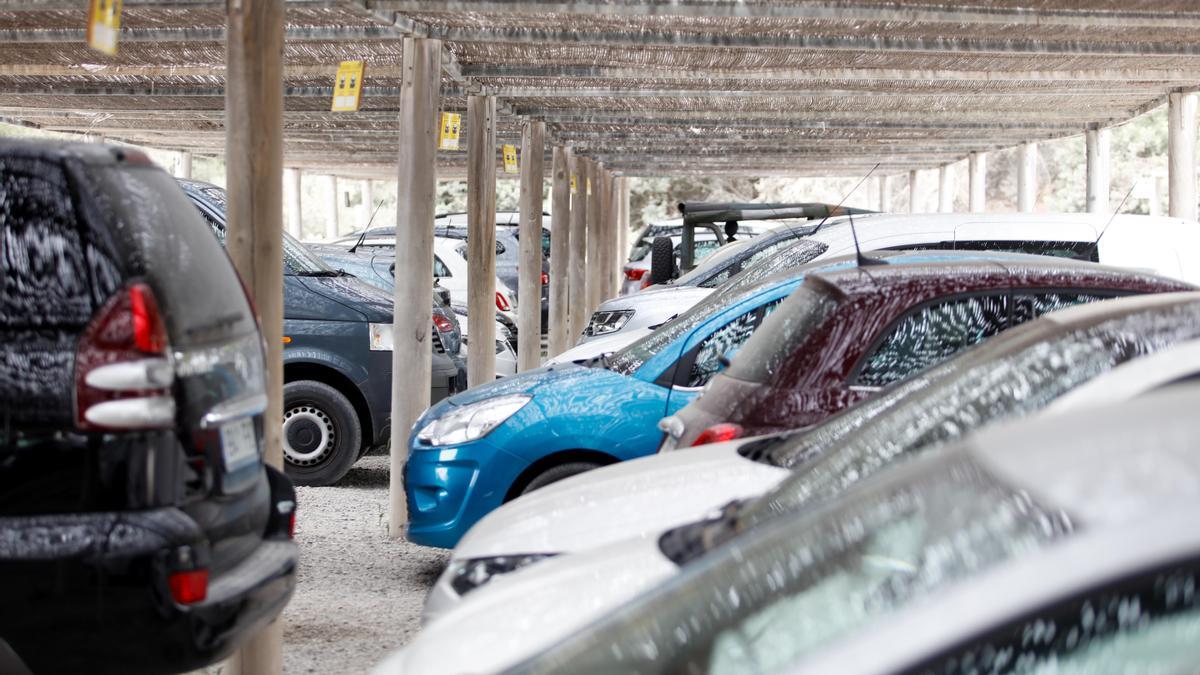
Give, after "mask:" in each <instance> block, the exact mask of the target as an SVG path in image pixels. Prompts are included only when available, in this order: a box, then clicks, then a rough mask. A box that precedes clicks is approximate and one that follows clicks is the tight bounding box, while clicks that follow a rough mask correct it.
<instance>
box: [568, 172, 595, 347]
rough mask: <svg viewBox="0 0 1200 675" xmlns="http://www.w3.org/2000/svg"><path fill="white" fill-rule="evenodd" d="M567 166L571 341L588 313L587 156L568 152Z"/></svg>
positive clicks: (577, 334) (580, 333)
mask: <svg viewBox="0 0 1200 675" xmlns="http://www.w3.org/2000/svg"><path fill="white" fill-rule="evenodd" d="M567 160H568V161H567V166H568V169H569V172H570V176H571V180H573V181H574V182H575V189H574V190H572V191H571V241H570V246H571V255H570V258H569V267H568V281H567V302H568V305H569V307H568V309H567V316H568V336H567V340H568V343H569V344H568V345H567V347H568V348H569V347H570V346H571V345H574V344H575V342H576V341H577V340H579V337H580V336H581V335H583V329H584V328H587V324H588V321H589V320H590V319H591V316H592V313H591V311H590V310H589V309H588V306H587V304H588V301H587V297H588V296H587V239H588V234H587V202H588V199H587V176H588V160H587V159H584V158H583V157H577V156H575V155H574V154H571V155H568V157H567Z"/></svg>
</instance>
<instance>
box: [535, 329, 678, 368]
mask: <svg viewBox="0 0 1200 675" xmlns="http://www.w3.org/2000/svg"><path fill="white" fill-rule="evenodd" d="M652 332H654V331H652V330H650V329H649V328H635V329H633V330H628V331H619V332H616V333H613V334H612V335H603V336H601V337H598V338H592V339H591V340H588V341H587V342H584V343H583V344H579V345H575V346H574V347H572V348H570V349H568V350H567V351H565V352H563V353H561V354H559V355H558V356H556V357H554V358H552V359H550V360H549V361H547V362H546V365H548V366H550V365H554V364H558V363H578V362H580V361H587V360H588V359H594V358H596V357H597V356H600V355H602V354H611V353H613V352H615V351H619V350H621V349H624V348H625V347H627V346H629V345H631V344H633V343H634V342H636V341H638V340H640V339H642V338H644V337H646V336H647V335H649V334H650V333H652Z"/></svg>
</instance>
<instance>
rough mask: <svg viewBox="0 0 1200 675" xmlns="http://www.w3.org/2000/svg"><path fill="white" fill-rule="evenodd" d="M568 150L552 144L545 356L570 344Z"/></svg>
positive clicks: (559, 352)
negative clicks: (547, 313)
mask: <svg viewBox="0 0 1200 675" xmlns="http://www.w3.org/2000/svg"><path fill="white" fill-rule="evenodd" d="M570 164H571V149H570V148H567V147H564V146H561V145H556V146H554V154H553V156H552V157H551V171H552V174H551V176H552V177H551V190H550V312H549V317H548V319H549V321H550V325H549V327H547V329H546V331H547V333H548V335H549V338H550V339H549V343H548V345H547V354H546V355H547V356H549V357H551V358H553V357H555V356H558V355H559V354H561V353H563V352H564V351H566V350H567V348H568V347H569V346H570V344H571V343H570V340H571V338H570V334H571V332H570V323H569V321H568V316H569V314H568V309H567V308H568V306H569V305H568V302H567V300H568V295H569V291H570V287H569V284H570V279H569V276H568V275H569V273H568V270H569V269H570V267H569V265H568V264H569V263H570V260H569V257H570V255H571V167H570Z"/></svg>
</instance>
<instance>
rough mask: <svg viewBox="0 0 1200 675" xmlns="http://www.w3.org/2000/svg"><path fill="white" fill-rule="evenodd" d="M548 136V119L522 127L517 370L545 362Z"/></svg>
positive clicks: (527, 368)
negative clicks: (544, 239)
mask: <svg viewBox="0 0 1200 675" xmlns="http://www.w3.org/2000/svg"><path fill="white" fill-rule="evenodd" d="M545 138H546V123H545V122H533V121H528V122H525V124H524V125H523V126H522V127H521V158H520V161H521V165H520V170H521V197H520V204H521V224H520V225H519V226H518V229H519V239H520V246H519V248H520V254H521V257H520V269H519V270H518V273H519V274H520V276H521V279H520V283H519V287H518V290H517V292H518V293H519V295H520V299H519V300H518V301H517V370H518V371H524V370H532V369H534V368H537V367H538V366H539V365H541V362H542V353H541V352H542V344H541V338H542V183H543V177H544V175H545V171H544V170H543V167H544V164H545V161H544V159H543V157H544V153H545Z"/></svg>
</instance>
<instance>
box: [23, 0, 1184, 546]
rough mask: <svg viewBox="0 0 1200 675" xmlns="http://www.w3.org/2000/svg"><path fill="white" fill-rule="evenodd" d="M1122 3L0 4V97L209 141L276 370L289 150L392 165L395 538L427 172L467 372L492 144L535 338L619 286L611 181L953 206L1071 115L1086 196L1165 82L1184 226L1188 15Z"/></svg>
mask: <svg viewBox="0 0 1200 675" xmlns="http://www.w3.org/2000/svg"><path fill="white" fill-rule="evenodd" d="M1129 4H1130V3H1128V2H1125V1H1124V0H992V1H991V2H987V3H981V2H976V1H966V0H929V1H913V2H899V1H896V0H891V1H882V0H826V1H816V0H738V1H734V0H669V1H658V2H656V1H652V0H585V1H582V2H564V1H559V0H507V1H504V0H448V1H437V0H287V1H285V0H125V2H124V13H123V17H122V26H121V31H120V38H119V39H120V51H119V54H118V55H116V56H111V57H110V56H105V55H103V54H100V53H98V52H95V51H92V50H90V49H89V48H87V47H86V45H85V37H86V28H85V27H86V24H87V3H86V2H84V1H83V0H0V117H2V118H4V119H5V120H7V121H11V122H15V123H19V124H25V125H30V126H35V127H39V128H44V129H50V130H55V131H67V132H77V133H81V134H89V135H93V136H102V137H105V138H107V139H110V140H114V141H123V142H129V143H134V144H139V145H146V146H151V147H157V148H163V149H170V150H177V151H180V152H183V153H191V154H199V155H214V156H223V157H224V158H225V159H226V161H227V163H228V184H229V191H230V228H231V232H233V233H235V236H233V240H232V241H231V245H230V250H231V254H233V256H234V258H235V262H237V263H238V266H239V269H241V270H242V272H243V274H244V275H246V276H247V278H248V279H249V280H251V281H250V285H251V287H252V288H253V289H254V292H255V294H256V297H257V298H258V305H259V308H260V310H261V312H262V314H263V316H264V332H265V333H266V334H267V338H268V341H269V343H270V341H273V344H272V345H271V348H272V350H273V354H272V359H273V361H272V362H273V363H274V364H275V365H276V366H277V365H278V364H279V363H280V361H279V349H280V346H279V342H280V336H281V334H280V332H279V331H280V325H281V323H280V322H281V318H280V317H281V310H280V309H279V304H280V302H279V299H278V298H279V294H280V290H279V285H278V279H277V277H278V274H279V272H278V269H279V268H278V263H271V262H270V261H271V259H272V257H274V258H277V257H278V251H279V235H278V234H277V233H278V231H279V230H280V229H281V227H282V218H281V215H280V213H281V202H282V191H281V182H282V181H281V178H280V176H281V174H282V172H283V170H284V169H285V168H287V169H289V170H303V171H312V172H320V173H331V174H336V175H339V176H343V177H350V178H373V179H386V180H397V181H398V183H397V184H398V197H399V203H398V213H397V216H396V217H397V221H396V222H397V243H398V246H397V272H398V273H397V284H396V303H397V304H396V325H395V335H396V338H395V346H394V348H395V354H396V359H397V364H396V366H397V367H396V368H395V373H394V378H395V382H394V389H393V390H394V392H395V394H396V395H395V396H394V397H393V416H392V420H393V430H394V431H393V443H392V446H393V448H394V449H395V450H396V452H393V454H392V461H393V464H392V466H393V472H392V489H393V493H394V498H393V500H392V505H393V507H392V513H391V521H390V523H391V527H392V528H393V533H394V534H397V535H398V534H399V533H400V532H401V528H402V525H403V522H404V519H405V514H404V512H403V501H402V497H401V494H400V492H401V491H400V482H399V481H400V467H401V466H402V464H403V462H404V451H403V449H404V448H405V447H406V442H405V441H406V438H405V437H406V434H407V430H408V428H409V426H410V425H411V423H412V421H413V420H415V418H416V416H417V415H418V414H419V413H420V411H421V410H423V409H424V408H425V407H426V406H427V404H428V393H427V392H428V387H427V384H428V381H429V360H428V358H429V357H428V356H424V355H426V354H428V351H429V349H428V345H427V343H426V340H427V339H428V326H429V322H430V316H429V301H428V298H429V294H430V292H431V283H432V280H431V278H430V275H429V272H428V270H429V269H430V268H431V265H432V237H433V217H434V212H433V208H434V196H435V187H436V182H435V180H436V178H435V175H436V177H437V178H443V179H445V178H460V179H461V178H464V177H465V178H466V179H467V181H468V192H469V204H470V206H469V209H470V224H469V228H470V231H471V233H472V237H471V244H470V250H469V258H470V260H469V262H470V264H471V267H472V269H474V270H478V271H479V272H482V273H481V274H475V275H474V276H473V277H472V279H471V292H470V295H471V308H470V315H469V316H470V322H471V325H472V326H473V331H476V332H475V333H474V335H473V337H474V339H473V340H472V341H471V342H470V346H469V354H468V359H469V362H470V364H471V373H472V375H471V380H472V382H473V383H479V382H483V381H486V380H487V379H489V378H490V373H491V372H493V359H494V354H493V353H492V350H491V345H492V343H493V339H492V337H489V336H488V334H489V333H490V332H491V331H492V330H493V328H492V326H493V323H492V321H491V320H490V316H491V314H492V297H493V293H494V274H492V270H493V269H494V267H493V266H494V258H493V256H492V254H491V251H492V243H491V242H492V237H494V231H493V229H492V222H493V218H492V217H491V212H492V211H494V209H495V205H494V198H493V195H494V192H495V180H496V173H497V170H498V167H501V166H502V165H503V164H502V160H501V157H500V153H499V147H500V145H501V144H505V143H511V144H517V145H519V146H520V147H521V162H520V171H521V180H522V197H521V209H522V224H521V227H522V228H523V229H522V233H524V234H529V235H532V236H523V237H522V238H521V241H522V242H523V245H522V254H521V255H522V273H523V277H522V283H521V289H522V296H521V297H520V298H519V303H518V304H519V305H520V306H521V307H524V308H529V309H532V308H535V307H536V306H537V300H536V295H535V293H536V290H537V288H538V281H537V277H536V274H537V271H538V270H540V269H541V265H540V256H541V250H540V248H539V247H537V246H535V245H534V244H533V242H535V241H537V239H538V238H537V237H536V235H534V233H535V232H536V228H537V227H538V224H539V223H540V213H541V210H542V206H541V205H542V200H543V194H542V177H543V176H544V175H548V176H549V178H550V179H551V181H552V190H551V203H552V209H551V211H552V219H553V225H552V232H553V242H554V243H553V246H554V248H553V254H552V256H551V260H552V270H551V275H550V276H551V312H550V323H551V326H550V333H551V339H550V349H551V352H557V351H560V350H561V349H563V348H565V346H566V345H567V341H568V337H569V336H573V335H577V334H578V332H579V331H580V330H582V328H583V326H584V323H585V322H586V320H587V318H588V316H589V315H590V312H591V309H592V308H593V307H594V306H595V305H596V304H597V303H598V302H599V301H600V300H601V299H602V298H605V297H608V296H610V295H612V294H613V293H614V292H615V289H617V288H618V276H619V270H620V262H621V260H620V257H621V256H620V254H619V253H620V251H621V250H622V249H621V248H620V246H621V241H622V238H623V236H624V235H625V234H626V233H627V230H628V228H627V227H624V226H622V225H621V223H624V222H625V219H626V218H627V215H628V205H627V195H628V192H627V190H628V186H627V183H626V182H625V178H627V177H631V176H658V175H681V174H691V175H724V176H729V175H747V176H761V175H793V176H862V175H865V174H866V173H867V172H868V171H870V170H872V168H873V167H877V168H875V175H876V176H877V179H878V180H879V181H880V183H881V186H880V187H881V188H883V189H879V190H878V194H879V195H880V203H879V204H878V206H879V207H880V208H881V209H884V210H888V209H889V207H890V203H889V200H888V196H889V195H890V194H891V191H890V190H889V189H887V186H888V183H889V181H891V180H893V179H894V178H895V177H898V176H901V177H902V176H905V175H907V176H908V183H909V185H910V187H911V186H912V185H914V184H915V175H916V173H915V172H916V171H919V170H927V169H936V170H939V171H940V174H941V178H942V179H941V181H940V189H941V192H942V197H941V199H940V200H939V202H940V203H941V204H942V206H943V208H948V202H949V199H948V195H949V187H948V179H947V171H946V166H947V165H949V164H951V163H954V162H957V161H960V160H962V159H963V158H968V159H969V167H970V170H969V183H970V191H969V194H970V208H971V209H972V210H982V209H983V208H984V201H983V197H984V191H983V186H984V180H985V172H986V157H987V153H988V152H989V151H993V150H996V149H1000V148H1008V147H1014V146H1018V147H1020V148H1021V153H1022V155H1021V156H1022V161H1021V163H1020V177H1019V180H1018V186H1019V204H1020V206H1021V208H1023V209H1031V208H1032V205H1033V195H1034V193H1035V183H1034V181H1035V180H1036V172H1035V165H1034V159H1035V156H1036V155H1035V144H1036V143H1038V142H1039V141H1045V140H1049V139H1054V138H1061V137H1065V136H1071V135H1077V134H1080V133H1084V134H1086V137H1087V157H1088V172H1087V186H1086V189H1087V204H1088V208H1089V210H1092V211H1097V212H1103V211H1107V210H1108V209H1109V208H1110V206H1109V204H1108V196H1109V181H1108V166H1107V164H1108V154H1109V153H1108V133H1107V131H1106V129H1107V128H1108V127H1110V126H1111V125H1114V124H1117V123H1120V122H1122V121H1125V120H1128V119H1130V118H1132V117H1134V116H1136V115H1138V114H1140V113H1142V112H1144V111H1147V110H1149V109H1152V108H1154V107H1156V106H1159V105H1161V104H1162V103H1163V102H1164V101H1168V102H1169V119H1170V125H1171V126H1170V147H1169V185H1170V212H1171V214H1172V215H1176V216H1182V217H1187V218H1193V219H1194V218H1195V216H1196V159H1195V134H1196V97H1195V94H1194V92H1195V91H1196V88H1197V86H1198V85H1200V43H1197V42H1196V40H1195V34H1196V32H1197V30H1198V29H1200V10H1198V9H1197V8H1196V6H1195V3H1194V2H1192V1H1191V0H1148V1H1146V2H1140V3H1137V6H1136V8H1130V7H1129ZM345 60H362V61H364V62H365V76H364V83H365V86H364V88H363V94H362V104H361V107H360V109H359V110H358V111H357V112H336V113H335V112H330V98H331V96H332V94H333V85H334V82H333V80H334V75H335V72H336V71H337V67H338V63H339V62H340V61H345ZM441 111H452V112H459V113H461V114H462V115H463V121H464V127H465V136H466V140H465V142H464V143H463V145H462V147H463V148H464V150H465V151H445V150H441V151H439V150H437V147H436V143H437V128H438V113H439V112H441ZM184 156H185V157H187V156H190V155H189V154H185V155H184ZM434 166H436V172H435V171H434V170H433V168H434ZM291 175H293V176H294V175H295V174H294V172H293V174H291ZM571 185H575V189H574V190H572V188H571ZM239 232H240V233H241V234H237V233H239ZM272 232H275V234H274V235H272V234H271V233H272ZM524 242H529V244H528V246H526V245H524ZM537 315H538V313H537V312H536V311H523V312H522V317H521V322H520V331H519V334H520V336H521V341H522V342H521V347H520V352H521V353H522V354H523V358H522V366H523V367H526V368H527V367H531V366H532V365H536V361H537V359H536V355H537V342H536V339H537V338H536V335H537V333H538V330H537V328H536V326H537V321H538V319H537ZM422 357H423V358H424V360H423V361H422ZM278 370H279V369H278V368H276V369H275V371H276V372H274V373H273V378H274V379H273V383H274V385H275V386H274V387H273V388H274V389H275V396H276V402H278V384H279V382H280V381H281V377H282V375H281V373H279V372H277V371H278ZM275 409H276V410H277V409H278V405H276V406H275ZM273 444H274V445H277V444H278V439H277V437H276V440H275V441H273ZM275 452H276V453H278V450H277V449H275Z"/></svg>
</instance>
